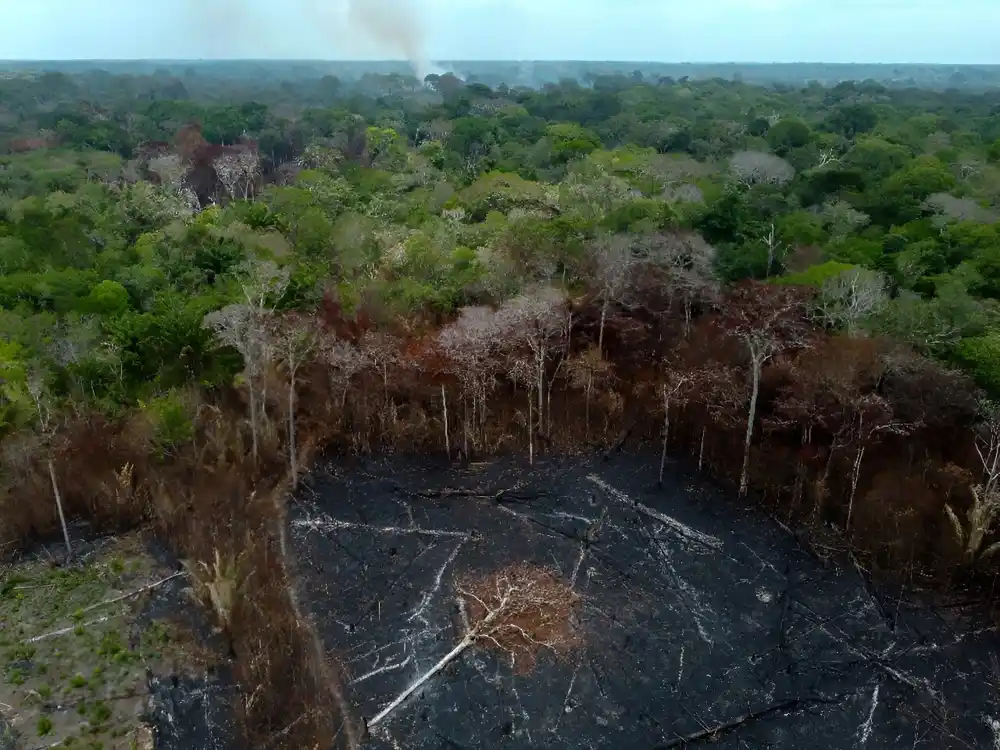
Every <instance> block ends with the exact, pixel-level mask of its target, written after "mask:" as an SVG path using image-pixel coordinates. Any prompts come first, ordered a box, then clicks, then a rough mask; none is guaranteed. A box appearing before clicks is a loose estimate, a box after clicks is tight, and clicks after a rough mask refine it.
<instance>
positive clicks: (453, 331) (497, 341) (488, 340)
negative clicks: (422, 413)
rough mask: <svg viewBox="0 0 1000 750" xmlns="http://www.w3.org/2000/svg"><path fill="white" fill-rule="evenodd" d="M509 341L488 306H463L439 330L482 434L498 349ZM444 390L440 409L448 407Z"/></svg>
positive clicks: (444, 351)
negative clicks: (455, 315)
mask: <svg viewBox="0 0 1000 750" xmlns="http://www.w3.org/2000/svg"><path fill="white" fill-rule="evenodd" d="M507 343H508V342H507V341H506V340H505V337H504V335H503V330H502V328H501V326H500V324H499V322H498V320H497V314H496V313H495V312H494V311H493V310H491V309H490V308H488V307H463V308H462V309H461V311H460V312H459V317H458V319H457V320H456V321H455V322H454V323H451V324H449V325H447V326H445V328H444V329H442V330H441V332H440V333H439V334H438V337H437V346H438V348H439V349H440V350H441V352H442V354H444V356H445V358H446V359H447V361H448V363H449V365H450V369H451V371H452V372H453V373H454V374H455V376H456V377H457V378H458V381H459V384H460V385H461V387H462V397H463V401H464V400H465V399H469V400H471V402H472V423H473V424H474V425H476V426H478V434H479V435H480V437H482V438H485V430H486V400H487V397H488V395H489V394H490V392H491V391H492V390H493V387H494V385H495V383H496V377H497V374H498V373H499V371H500V368H501V365H502V360H501V359H500V353H501V351H502V350H503V348H504V347H505V345H506V344H507ZM447 404H448V401H447V393H444V394H443V395H442V409H445V410H446V409H447V408H448V407H447ZM469 426H470V425H469V409H468V403H466V408H465V424H464V433H463V434H464V440H465V452H466V455H468V450H469V444H468V440H469V432H470V430H469Z"/></svg>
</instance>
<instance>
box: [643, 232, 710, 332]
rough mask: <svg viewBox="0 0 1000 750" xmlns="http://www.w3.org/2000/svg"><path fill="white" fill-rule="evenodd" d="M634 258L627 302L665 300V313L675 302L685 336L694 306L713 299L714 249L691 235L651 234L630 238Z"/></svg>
mask: <svg viewBox="0 0 1000 750" xmlns="http://www.w3.org/2000/svg"><path fill="white" fill-rule="evenodd" d="M633 243H634V252H635V254H636V256H637V261H636V263H635V268H634V270H633V282H632V283H631V284H630V286H629V288H628V290H629V292H630V293H631V294H633V295H634V296H633V297H632V298H631V299H630V300H628V301H629V303H630V304H632V305H636V304H638V303H639V302H640V300H642V299H648V298H650V297H656V296H665V297H666V299H667V301H668V310H667V311H668V312H672V306H673V304H674V302H675V300H678V299H679V301H680V304H681V309H682V311H683V315H684V331H685V335H687V333H689V332H690V329H691V319H692V314H693V310H694V306H695V304H697V303H698V302H700V301H706V300H711V299H712V298H714V296H715V291H716V283H717V282H716V279H715V270H714V261H715V248H713V247H712V246H711V245H710V244H708V243H707V242H706V241H705V240H704V238H703V237H702V236H701V235H700V234H697V233H694V232H670V233H653V234H647V235H641V236H639V237H636V238H633Z"/></svg>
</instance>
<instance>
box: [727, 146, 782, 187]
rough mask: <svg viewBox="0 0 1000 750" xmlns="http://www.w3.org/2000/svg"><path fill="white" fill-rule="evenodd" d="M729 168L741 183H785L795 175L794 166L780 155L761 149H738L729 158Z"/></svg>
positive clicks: (748, 184) (747, 184)
mask: <svg viewBox="0 0 1000 750" xmlns="http://www.w3.org/2000/svg"><path fill="white" fill-rule="evenodd" d="M729 169H730V171H732V173H733V176H734V177H736V179H737V180H739V181H740V182H741V183H742V184H743V185H745V186H747V187H749V186H751V185H785V184H787V183H789V182H791V181H792V179H793V178H794V177H795V168H794V167H793V166H792V165H791V164H789V163H788V162H787V161H785V160H784V159H782V158H781V157H780V156H775V155H774V154H768V153H765V152H763V151H739V152H737V153H735V154H733V156H732V158H731V159H730V160H729Z"/></svg>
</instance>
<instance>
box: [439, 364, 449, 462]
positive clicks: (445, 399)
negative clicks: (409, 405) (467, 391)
mask: <svg viewBox="0 0 1000 750" xmlns="http://www.w3.org/2000/svg"><path fill="white" fill-rule="evenodd" d="M441 405H442V407H443V408H444V452H445V455H446V456H448V458H449V459H450V458H451V438H450V436H449V435H448V394H447V393H446V392H445V390H444V384H443V383H442V384H441Z"/></svg>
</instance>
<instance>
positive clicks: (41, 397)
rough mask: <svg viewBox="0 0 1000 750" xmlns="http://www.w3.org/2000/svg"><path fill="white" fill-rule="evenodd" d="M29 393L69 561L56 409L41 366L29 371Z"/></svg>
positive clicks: (70, 555) (69, 546) (69, 547)
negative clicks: (56, 453)
mask: <svg viewBox="0 0 1000 750" xmlns="http://www.w3.org/2000/svg"><path fill="white" fill-rule="evenodd" d="M26 386H27V390H28V395H29V396H30V397H31V402H32V404H34V407H35V416H36V418H37V419H38V427H39V429H40V430H41V433H42V438H43V440H44V441H45V463H46V466H47V468H48V470H49V482H50V483H51V484H52V496H53V497H54V498H55V501H56V511H57V512H58V514H59V525H60V527H61V528H62V533H63V541H64V542H65V543H66V559H67V561H68V560H69V559H70V558H71V557H73V545H72V544H71V543H70V540H69V527H68V526H67V525H66V514H65V512H64V511H63V502H62V493H61V492H60V491H59V480H58V478H57V477H56V464H55V458H54V456H53V450H54V445H53V443H54V442H55V437H56V420H55V416H56V414H55V409H54V407H53V405H52V394H51V392H50V391H49V387H48V383H47V382H46V377H45V372H44V370H42V369H41V367H38V368H35V369H34V370H33V371H32V372H29V373H28V378H27V383H26Z"/></svg>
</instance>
